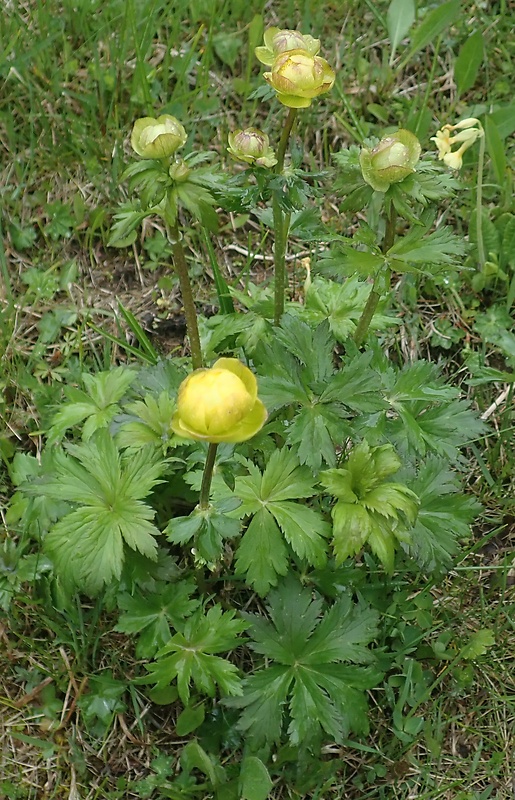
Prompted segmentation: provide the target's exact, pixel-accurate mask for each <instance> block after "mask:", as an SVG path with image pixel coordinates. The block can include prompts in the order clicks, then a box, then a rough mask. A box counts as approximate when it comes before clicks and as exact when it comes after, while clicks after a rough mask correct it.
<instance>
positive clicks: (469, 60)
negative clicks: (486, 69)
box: [454, 30, 484, 97]
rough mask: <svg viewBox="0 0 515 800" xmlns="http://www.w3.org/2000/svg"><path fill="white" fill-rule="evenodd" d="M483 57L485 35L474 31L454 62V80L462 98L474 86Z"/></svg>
mask: <svg viewBox="0 0 515 800" xmlns="http://www.w3.org/2000/svg"><path fill="white" fill-rule="evenodd" d="M483 56H484V40H483V34H482V32H481V31H479V30H478V31H474V33H473V34H471V35H470V36H468V37H467V39H466V41H465V43H464V44H463V45H462V46H461V47H460V51H459V53H458V57H457V58H456V61H455V62H454V79H455V81H456V86H457V89H458V96H460V97H461V95H463V94H465V92H468V90H469V89H472V87H473V86H474V84H475V82H476V78H477V74H478V72H479V67H480V66H481V64H482V62H483Z"/></svg>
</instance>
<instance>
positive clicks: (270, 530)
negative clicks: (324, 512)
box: [234, 447, 330, 595]
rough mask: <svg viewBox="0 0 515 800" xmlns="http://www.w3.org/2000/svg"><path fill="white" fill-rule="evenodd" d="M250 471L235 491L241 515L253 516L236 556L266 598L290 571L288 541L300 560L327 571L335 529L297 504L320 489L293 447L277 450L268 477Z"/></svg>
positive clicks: (239, 569) (241, 570) (239, 568)
mask: <svg viewBox="0 0 515 800" xmlns="http://www.w3.org/2000/svg"><path fill="white" fill-rule="evenodd" d="M249 471H250V475H248V476H239V477H237V478H236V482H235V488H234V493H235V495H236V496H237V497H239V498H240V500H241V501H242V504H241V506H240V507H239V508H238V509H237V511H238V514H239V516H241V517H243V516H250V517H252V518H251V521H250V524H249V526H248V528H247V530H246V532H245V534H244V535H243V537H242V539H241V542H240V544H239V547H238V550H237V553H236V568H237V572H238V573H240V574H245V575H246V580H247V582H248V583H249V584H250V585H251V586H253V587H254V589H255V590H256V591H257V592H258V593H259V594H262V595H264V594H266V592H267V591H268V589H269V588H270V586H274V585H275V584H276V583H277V576H278V575H285V574H286V572H287V570H288V563H289V557H288V550H287V548H286V546H285V544H284V541H283V537H284V539H286V541H287V542H288V544H289V546H290V547H291V549H292V550H293V552H294V553H295V554H296V555H297V556H298V557H299V558H302V559H305V560H306V561H307V563H308V564H310V565H311V566H321V565H322V564H323V563H325V560H326V544H325V539H326V538H327V537H328V536H329V534H330V526H329V525H328V523H327V522H326V521H325V520H324V519H323V518H322V516H321V515H320V514H319V513H318V512H317V511H315V510H314V509H311V508H308V507H307V506H305V505H302V504H299V503H296V502H294V501H295V500H298V499H300V498H306V497H311V496H312V495H313V494H314V493H315V489H314V487H313V477H312V474H311V472H310V470H309V469H308V468H306V467H303V466H300V464H299V461H298V459H297V457H296V455H295V453H293V452H292V451H290V450H289V449H288V448H286V447H285V448H282V450H276V451H274V453H273V454H272V456H271V458H270V461H269V463H268V465H267V467H266V469H265V471H264V472H263V474H261V472H260V471H259V470H258V469H257V467H255V466H253V465H249Z"/></svg>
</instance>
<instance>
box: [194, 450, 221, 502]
mask: <svg viewBox="0 0 515 800" xmlns="http://www.w3.org/2000/svg"><path fill="white" fill-rule="evenodd" d="M217 447H218V444H215V443H214V442H210V444H209V449H208V451H207V458H206V464H205V467H204V475H203V476H202V486H201V487H200V502H199V506H200V508H201V510H203V511H205V510H206V508H209V490H210V489H211V480H212V478H213V469H214V466H215V459H216V450H217Z"/></svg>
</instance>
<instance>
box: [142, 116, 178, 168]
mask: <svg viewBox="0 0 515 800" xmlns="http://www.w3.org/2000/svg"><path fill="white" fill-rule="evenodd" d="M187 138H188V135H187V133H186V131H185V130H184V127H183V126H182V125H181V123H180V122H179V120H177V119H176V118H175V117H172V116H171V115H170V114H163V115H162V116H160V117H157V119H155V118H154V117H142V118H141V119H137V120H136V122H135V123H134V127H133V129H132V135H131V146H132V149H133V150H134V151H135V152H136V153H137V154H138V155H139V156H141V157H142V158H169V157H170V156H172V155H173V154H174V153H175V152H176V150H178V149H179V147H182V146H183V145H184V144H185V143H186V139H187Z"/></svg>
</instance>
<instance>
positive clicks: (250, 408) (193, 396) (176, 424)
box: [172, 358, 267, 443]
mask: <svg viewBox="0 0 515 800" xmlns="http://www.w3.org/2000/svg"><path fill="white" fill-rule="evenodd" d="M266 418H267V411H266V408H265V407H264V405H263V403H262V402H261V400H259V399H258V397H257V381H256V378H255V377H254V375H253V374H252V372H251V371H250V369H248V368H247V367H246V366H245V365H244V364H242V363H241V361H238V359H236V358H220V359H218V361H217V362H216V363H215V364H213V366H212V367H211V369H197V370H195V372H192V373H191V375H189V376H188V377H187V378H186V379H185V380H184V381H183V382H182V383H181V385H180V387H179V396H178V400H177V411H176V412H175V414H174V415H173V417H172V429H173V430H174V432H175V433H177V434H178V435H179V436H184V437H185V438H187V439H197V440H199V441H204V442H213V443H218V442H244V441H246V440H247V439H250V438H251V437H252V436H254V435H255V434H256V433H257V432H258V431H259V430H260V429H261V428H262V427H263V425H264V424H265V421H266Z"/></svg>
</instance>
